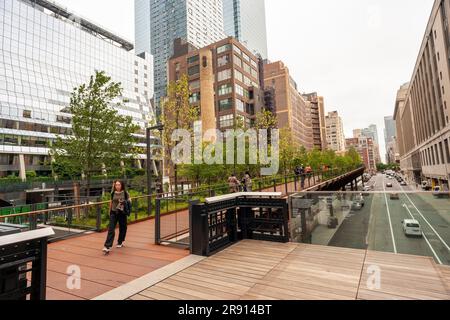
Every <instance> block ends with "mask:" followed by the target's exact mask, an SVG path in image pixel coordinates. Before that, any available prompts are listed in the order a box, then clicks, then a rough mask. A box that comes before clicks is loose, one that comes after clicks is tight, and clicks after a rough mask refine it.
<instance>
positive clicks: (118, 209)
mask: <svg viewBox="0 0 450 320" xmlns="http://www.w3.org/2000/svg"><path fill="white" fill-rule="evenodd" d="M109 212H110V213H109V229H108V236H107V238H106V242H105V247H104V249H103V252H105V253H109V252H110V251H111V248H112V246H113V243H114V238H115V236H116V226H117V223H119V239H118V241H117V248H122V247H123V243H124V242H125V238H126V236H127V228H128V227H127V224H128V216H129V215H130V213H131V203H130V195H129V193H128V192H127V191H126V188H125V183H124V182H122V181H115V182H114V185H113V191H112V193H111V202H110V204H109Z"/></svg>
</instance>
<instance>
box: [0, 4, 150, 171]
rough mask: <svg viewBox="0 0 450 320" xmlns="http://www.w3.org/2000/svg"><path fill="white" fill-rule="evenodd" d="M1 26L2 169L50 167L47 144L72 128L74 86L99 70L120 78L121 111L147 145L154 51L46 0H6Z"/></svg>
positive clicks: (1, 8) (141, 158) (0, 9)
mask: <svg viewBox="0 0 450 320" xmlns="http://www.w3.org/2000/svg"><path fill="white" fill-rule="evenodd" d="M67 17H70V19H67ZM73 21H77V22H78V23H74V22H73ZM0 29H1V30H2V31H1V32H0V177H3V176H8V175H18V176H19V177H20V178H22V179H25V178H26V172H27V171H35V172H36V173H38V174H39V175H51V169H52V168H51V166H50V163H51V161H52V159H51V157H50V156H49V151H50V150H49V146H51V145H52V143H53V141H54V140H55V139H56V138H57V137H58V136H70V135H71V134H72V117H73V115H72V114H71V112H70V108H69V105H70V98H71V93H72V92H73V89H74V88H75V87H78V86H79V85H81V84H83V83H86V82H87V81H89V78H90V76H91V75H93V74H94V73H95V70H103V71H105V72H106V74H107V75H109V76H111V77H112V79H113V80H114V81H115V82H120V83H121V85H122V87H123V93H122V96H123V98H124V99H126V100H127V101H128V102H127V103H126V106H124V107H120V108H118V109H117V111H118V112H119V114H121V115H125V116H131V117H132V118H133V121H134V123H135V124H137V125H139V127H140V130H139V132H138V134H137V135H136V137H137V138H138V139H139V145H138V146H139V147H142V148H145V146H146V145H145V142H146V141H145V128H146V127H147V124H148V123H149V122H151V121H152V119H153V110H152V106H151V98H152V96H153V85H152V78H153V65H152V57H151V56H150V55H149V54H141V55H139V56H136V55H135V54H134V53H133V51H132V50H133V44H132V43H130V42H128V41H126V40H125V39H123V38H121V37H120V36H118V35H116V34H114V33H112V32H110V31H108V30H106V29H104V28H102V27H100V26H98V25H97V24H95V23H94V22H91V21H88V20H86V19H84V18H81V17H78V16H75V15H74V14H72V12H70V11H68V10H67V9H65V8H63V7H61V6H59V5H57V4H55V3H54V2H53V1H48V0H39V1H37V0H35V1H33V2H30V1H25V0H1V1H0ZM145 158H146V155H145V154H141V155H138V159H139V161H137V162H138V163H136V165H137V166H138V167H140V166H142V165H143V164H144V159H145Z"/></svg>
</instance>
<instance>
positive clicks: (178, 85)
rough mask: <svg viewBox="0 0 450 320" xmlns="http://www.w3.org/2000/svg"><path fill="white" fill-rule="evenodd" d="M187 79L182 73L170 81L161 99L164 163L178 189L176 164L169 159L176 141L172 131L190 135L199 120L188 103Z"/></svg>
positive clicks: (195, 109)
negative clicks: (175, 79)
mask: <svg viewBox="0 0 450 320" xmlns="http://www.w3.org/2000/svg"><path fill="white" fill-rule="evenodd" d="M190 96H191V92H190V89H189V79H188V76H187V75H185V74H184V75H182V76H181V78H180V79H179V80H178V81H175V82H171V83H170V84H169V86H168V88H167V96H166V97H165V98H164V99H163V100H162V119H161V120H162V124H163V125H164V134H163V143H164V148H165V150H164V151H165V158H166V159H167V162H166V165H168V166H173V169H174V175H175V190H178V171H177V165H176V164H173V163H172V161H171V160H170V157H171V155H172V151H173V149H174V148H175V147H176V145H177V142H176V141H173V140H172V133H173V132H174V130H176V129H184V130H188V131H189V132H190V133H191V136H193V135H192V133H193V131H194V122H195V121H197V120H199V114H200V112H199V108H198V107H195V106H192V105H191V104H190V101H189V98H190Z"/></svg>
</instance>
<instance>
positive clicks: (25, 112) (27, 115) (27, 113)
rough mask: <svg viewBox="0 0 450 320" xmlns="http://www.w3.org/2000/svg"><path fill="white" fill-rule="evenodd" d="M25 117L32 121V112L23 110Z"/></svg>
mask: <svg viewBox="0 0 450 320" xmlns="http://www.w3.org/2000/svg"><path fill="white" fill-rule="evenodd" d="M23 117H24V118H28V119H31V111H30V110H23Z"/></svg>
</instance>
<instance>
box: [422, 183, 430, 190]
mask: <svg viewBox="0 0 450 320" xmlns="http://www.w3.org/2000/svg"><path fill="white" fill-rule="evenodd" d="M422 189H423V190H425V191H430V190H431V186H430V184H429V183H428V181H422Z"/></svg>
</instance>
